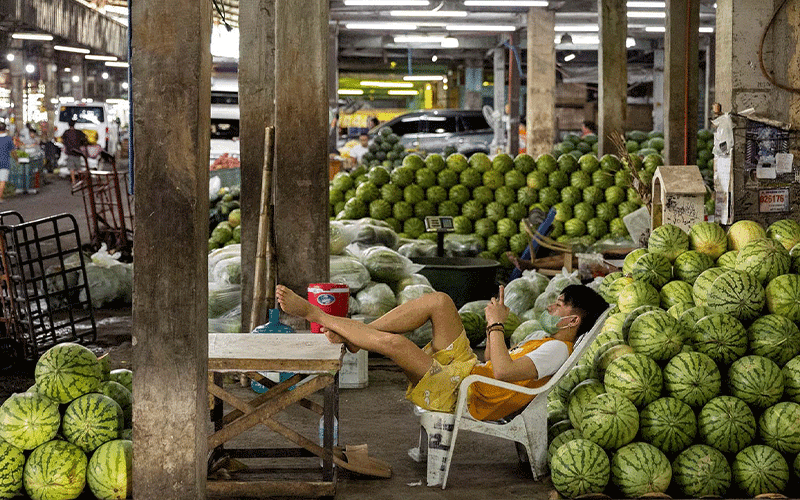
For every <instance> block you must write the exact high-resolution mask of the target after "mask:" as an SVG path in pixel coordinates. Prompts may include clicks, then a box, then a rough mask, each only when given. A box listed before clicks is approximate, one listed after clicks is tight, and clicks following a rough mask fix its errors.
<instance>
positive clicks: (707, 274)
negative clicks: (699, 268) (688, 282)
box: [692, 267, 725, 306]
mask: <svg viewBox="0 0 800 500" xmlns="http://www.w3.org/2000/svg"><path fill="white" fill-rule="evenodd" d="M724 273H725V269H722V268H719V267H712V268H711V269H706V270H705V271H703V272H702V273H700V276H698V277H697V279H696V280H694V285H692V295H694V304H695V305H696V306H706V305H708V302H707V300H706V299H707V298H708V289H709V288H711V285H712V284H714V280H716V279H717V278H718V277H719V276H720V275H722V274H724Z"/></svg>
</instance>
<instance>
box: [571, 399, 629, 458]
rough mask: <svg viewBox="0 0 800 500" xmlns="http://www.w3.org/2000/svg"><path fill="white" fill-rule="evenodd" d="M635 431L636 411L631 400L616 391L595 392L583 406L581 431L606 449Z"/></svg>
mask: <svg viewBox="0 0 800 500" xmlns="http://www.w3.org/2000/svg"><path fill="white" fill-rule="evenodd" d="M638 430H639V413H638V412H637V411H636V407H635V406H633V403H631V402H630V401H629V400H628V399H626V398H625V397H624V396H622V395H620V394H614V393H608V392H606V393H603V394H599V395H597V396H595V397H594V398H592V400H591V401H589V402H588V403H586V406H584V408H583V418H582V419H581V429H580V431H581V434H582V435H583V437H584V438H586V439H588V440H590V441H592V442H594V443H597V444H599V445H600V446H602V447H603V448H605V449H607V450H614V449H617V448H619V447H621V446H624V445H626V444H628V443H630V442H631V441H633V438H634V437H636V432H637V431H638Z"/></svg>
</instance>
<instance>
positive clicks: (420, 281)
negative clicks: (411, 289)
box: [394, 274, 431, 293]
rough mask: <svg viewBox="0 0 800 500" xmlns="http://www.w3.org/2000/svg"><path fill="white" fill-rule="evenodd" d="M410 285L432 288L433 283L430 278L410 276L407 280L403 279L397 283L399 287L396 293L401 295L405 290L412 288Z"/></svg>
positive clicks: (395, 288)
mask: <svg viewBox="0 0 800 500" xmlns="http://www.w3.org/2000/svg"><path fill="white" fill-rule="evenodd" d="M410 285H428V286H431V282H430V281H428V278H426V277H425V276H423V275H421V274H409V275H408V276H406V277H405V278H403V279H401V280H400V281H398V282H397V285H396V286H395V287H394V291H395V293H400V292H402V291H403V288H405V287H407V286H410Z"/></svg>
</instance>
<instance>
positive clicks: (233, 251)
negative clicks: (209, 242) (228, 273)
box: [208, 243, 242, 283]
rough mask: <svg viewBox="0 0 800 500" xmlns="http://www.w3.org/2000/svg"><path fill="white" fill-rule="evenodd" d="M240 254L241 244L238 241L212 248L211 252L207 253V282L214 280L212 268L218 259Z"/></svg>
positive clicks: (239, 255)
mask: <svg viewBox="0 0 800 500" xmlns="http://www.w3.org/2000/svg"><path fill="white" fill-rule="evenodd" d="M241 256H242V245H241V244H240V243H236V244H233V245H228V246H226V247H222V248H217V249H216V250H212V251H211V253H209V254H208V282H209V283H211V282H212V281H216V280H215V279H214V268H215V267H216V265H217V264H218V263H219V261H221V260H225V259H230V258H231V257H240V258H241ZM240 262H241V260H240Z"/></svg>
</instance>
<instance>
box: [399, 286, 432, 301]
mask: <svg viewBox="0 0 800 500" xmlns="http://www.w3.org/2000/svg"><path fill="white" fill-rule="evenodd" d="M426 293H436V290H434V289H433V287H431V286H430V285H408V286H407V287H405V288H403V290H402V291H401V292H400V293H398V294H397V303H398V304H405V303H406V302H408V301H409V300H414V299H418V298H420V297H422V296H423V295H425V294H426Z"/></svg>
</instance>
